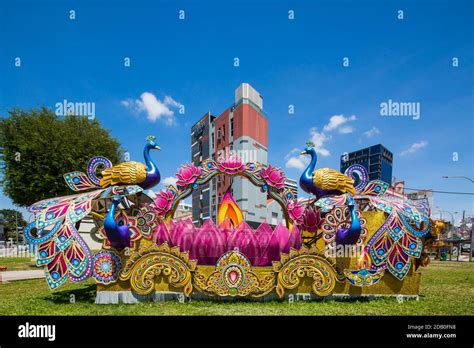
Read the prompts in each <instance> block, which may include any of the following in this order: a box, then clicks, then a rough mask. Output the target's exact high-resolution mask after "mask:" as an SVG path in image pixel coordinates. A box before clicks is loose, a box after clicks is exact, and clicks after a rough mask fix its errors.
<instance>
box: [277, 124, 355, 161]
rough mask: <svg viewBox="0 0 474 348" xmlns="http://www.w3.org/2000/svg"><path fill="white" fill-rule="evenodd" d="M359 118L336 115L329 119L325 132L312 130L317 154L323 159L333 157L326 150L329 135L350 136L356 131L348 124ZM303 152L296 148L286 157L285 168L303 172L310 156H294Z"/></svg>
mask: <svg viewBox="0 0 474 348" xmlns="http://www.w3.org/2000/svg"><path fill="white" fill-rule="evenodd" d="M356 119H357V117H356V116H355V115H352V116H349V117H345V116H344V115H334V116H331V118H330V119H329V122H328V124H326V125H325V126H324V127H323V130H322V131H321V132H320V131H318V129H317V128H314V127H313V128H311V129H310V131H309V135H310V140H311V141H312V142H313V143H314V149H315V150H316V153H317V154H318V155H320V156H323V157H328V156H330V155H331V152H330V151H329V150H328V149H327V148H326V142H327V141H329V140H330V139H331V138H332V136H331V135H330V134H328V132H331V131H333V130H338V132H339V133H340V134H348V133H352V132H353V131H354V128H353V127H352V126H351V125H348V124H347V123H348V122H352V121H355V120H356ZM299 152H301V150H300V149H296V148H294V149H293V150H291V151H290V152H289V153H288V154H287V155H286V156H285V161H286V163H285V166H286V167H287V168H295V169H299V170H303V169H305V168H306V166H307V165H308V163H309V157H308V156H293V154H294V153H299Z"/></svg>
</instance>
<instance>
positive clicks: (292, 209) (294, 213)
mask: <svg viewBox="0 0 474 348" xmlns="http://www.w3.org/2000/svg"><path fill="white" fill-rule="evenodd" d="M286 210H287V211H288V214H289V215H290V218H291V220H293V221H294V223H295V224H296V225H301V224H302V223H303V214H304V207H303V206H302V205H301V204H299V203H298V201H297V200H290V201H288V202H287V203H286Z"/></svg>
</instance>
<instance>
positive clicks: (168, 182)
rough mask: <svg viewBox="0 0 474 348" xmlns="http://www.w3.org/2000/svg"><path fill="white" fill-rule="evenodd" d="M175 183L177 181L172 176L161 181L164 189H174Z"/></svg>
mask: <svg viewBox="0 0 474 348" xmlns="http://www.w3.org/2000/svg"><path fill="white" fill-rule="evenodd" d="M176 181H178V178H176V177H174V176H168V177H166V178H164V179H163V180H162V181H161V184H162V185H163V186H165V187H168V186H170V185H173V186H174V187H176Z"/></svg>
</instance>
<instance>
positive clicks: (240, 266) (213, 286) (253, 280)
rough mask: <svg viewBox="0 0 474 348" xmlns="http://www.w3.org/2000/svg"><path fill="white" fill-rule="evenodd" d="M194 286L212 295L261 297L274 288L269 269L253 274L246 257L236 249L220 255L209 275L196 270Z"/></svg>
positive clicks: (273, 279)
mask: <svg viewBox="0 0 474 348" xmlns="http://www.w3.org/2000/svg"><path fill="white" fill-rule="evenodd" d="M194 285H195V286H196V288H197V289H199V290H200V291H203V292H206V293H208V294H212V295H218V296H240V297H243V296H248V295H250V296H252V297H261V296H264V295H266V294H268V293H269V292H270V291H272V290H273V289H274V288H275V273H274V272H273V271H272V270H271V269H267V271H266V272H265V271H262V270H259V273H258V274H257V273H255V272H254V271H253V269H252V266H251V264H250V261H249V260H248V259H247V257H246V256H245V255H243V254H242V253H241V252H239V251H238V250H237V249H236V250H233V251H229V252H227V253H225V254H224V255H222V257H221V258H220V259H219V260H218V261H217V265H216V268H215V270H214V271H213V272H212V273H211V274H210V275H206V273H204V272H202V271H199V269H198V270H197V271H196V273H195V275H194Z"/></svg>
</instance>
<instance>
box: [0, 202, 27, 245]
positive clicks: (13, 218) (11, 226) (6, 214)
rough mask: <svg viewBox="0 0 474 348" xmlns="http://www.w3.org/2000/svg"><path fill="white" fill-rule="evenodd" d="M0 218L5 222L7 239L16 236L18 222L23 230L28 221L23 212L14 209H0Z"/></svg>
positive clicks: (4, 229)
mask: <svg viewBox="0 0 474 348" xmlns="http://www.w3.org/2000/svg"><path fill="white" fill-rule="evenodd" d="M0 219H1V221H0V223H1V224H3V231H4V232H5V239H6V240H8V239H9V238H12V239H15V238H16V226H17V224H18V227H21V230H23V228H24V227H25V226H26V225H27V222H26V221H25V219H23V214H22V213H21V212H19V211H17V210H13V209H0ZM21 233H23V232H21Z"/></svg>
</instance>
